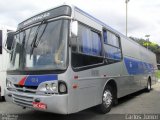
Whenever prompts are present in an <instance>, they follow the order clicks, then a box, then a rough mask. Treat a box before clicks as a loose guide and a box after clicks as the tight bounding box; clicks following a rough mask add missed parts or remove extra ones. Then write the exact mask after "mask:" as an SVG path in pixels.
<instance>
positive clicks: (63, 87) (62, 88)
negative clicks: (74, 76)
mask: <svg viewBox="0 0 160 120" xmlns="http://www.w3.org/2000/svg"><path fill="white" fill-rule="evenodd" d="M59 93H67V86H66V84H65V83H64V82H60V83H59Z"/></svg>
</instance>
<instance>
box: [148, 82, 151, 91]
mask: <svg viewBox="0 0 160 120" xmlns="http://www.w3.org/2000/svg"><path fill="white" fill-rule="evenodd" d="M148 90H151V84H150V81H148Z"/></svg>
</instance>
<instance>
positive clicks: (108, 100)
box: [98, 85, 114, 114]
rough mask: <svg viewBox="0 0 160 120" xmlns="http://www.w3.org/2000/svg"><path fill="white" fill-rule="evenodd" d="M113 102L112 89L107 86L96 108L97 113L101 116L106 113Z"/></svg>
mask: <svg viewBox="0 0 160 120" xmlns="http://www.w3.org/2000/svg"><path fill="white" fill-rule="evenodd" d="M113 101H114V100H113V91H112V88H111V87H110V86H108V85H107V86H106V87H105V89H104V91H103V95H102V103H101V104H100V105H99V106H98V110H99V112H100V113H102V114H105V113H108V112H109V111H110V110H111V108H112V105H113Z"/></svg>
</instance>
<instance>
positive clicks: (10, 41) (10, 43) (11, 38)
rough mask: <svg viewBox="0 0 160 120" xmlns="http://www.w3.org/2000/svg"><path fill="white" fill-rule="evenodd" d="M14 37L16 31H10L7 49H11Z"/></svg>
mask: <svg viewBox="0 0 160 120" xmlns="http://www.w3.org/2000/svg"><path fill="white" fill-rule="evenodd" d="M13 38H14V32H9V33H8V34H7V42H6V43H7V49H8V50H11V47H12V43H13Z"/></svg>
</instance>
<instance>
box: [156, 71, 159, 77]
mask: <svg viewBox="0 0 160 120" xmlns="http://www.w3.org/2000/svg"><path fill="white" fill-rule="evenodd" d="M156 77H157V78H158V79H160V70H158V71H157V72H156Z"/></svg>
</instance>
